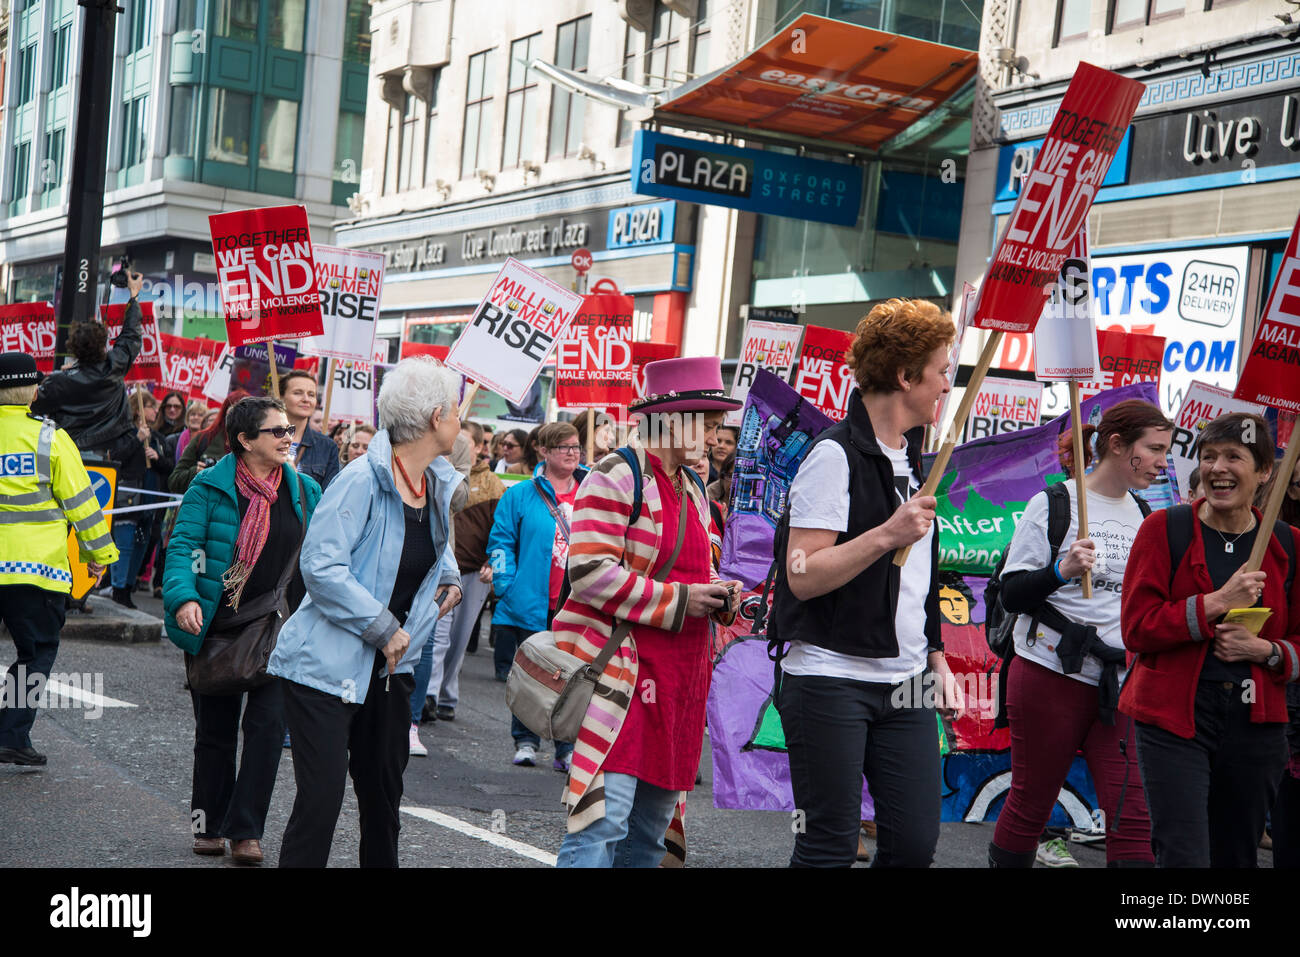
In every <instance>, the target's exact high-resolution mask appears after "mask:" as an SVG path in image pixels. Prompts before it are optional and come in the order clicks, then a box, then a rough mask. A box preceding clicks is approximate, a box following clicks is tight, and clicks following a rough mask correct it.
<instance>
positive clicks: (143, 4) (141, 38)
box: [126, 0, 153, 53]
mask: <svg viewBox="0 0 1300 957" xmlns="http://www.w3.org/2000/svg"><path fill="white" fill-rule="evenodd" d="M151 6H152V0H132V2H131V3H130V4H129V7H130V12H131V20H130V25H129V26H128V27H127V30H128V33H127V47H126V52H127V53H135V52H136V51H137V50H142V49H144V48H145V47H147V46H148V45H149V40H150V36H149V25H150V23H151V22H152V20H153V18H152V17H151V16H150V14H151V12H152V11H151V9H150V8H151Z"/></svg>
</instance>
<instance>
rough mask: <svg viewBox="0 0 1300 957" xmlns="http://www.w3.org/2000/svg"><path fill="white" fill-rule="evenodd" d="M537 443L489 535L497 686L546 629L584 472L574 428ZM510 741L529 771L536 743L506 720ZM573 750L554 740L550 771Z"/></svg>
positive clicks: (544, 432)
mask: <svg viewBox="0 0 1300 957" xmlns="http://www.w3.org/2000/svg"><path fill="white" fill-rule="evenodd" d="M537 442H538V445H539V447H540V453H541V456H542V459H541V461H540V462H538V463H537V467H536V469H534V471H533V477H532V478H531V479H528V480H525V481H523V482H517V483H516V484H514V485H512V486H511V487H510V488H508V489H506V492H505V494H504V495H503V496H502V497H501V501H500V502H499V503H498V505H497V508H496V514H495V517H494V518H493V521H492V533H491V535H490V536H489V538H488V545H487V557H488V562H489V564H490V565H491V566H492V589H493V590H494V591H495V592H496V595H497V599H498V601H497V607H496V611H495V612H493V615H492V631H493V634H494V635H495V636H496V647H495V648H494V649H493V653H494V656H495V657H494V661H495V664H496V676H497V680H498V681H505V680H506V678H507V677H509V674H510V663H511V662H512V661H513V660H514V656H515V649H516V648H517V647H518V646H519V645H520V644H522V643H523V642H524V640H525V639H527V638H528V637H529V636H530V635H533V634H536V633H537V632H539V631H543V630H545V629H546V628H548V627H550V621H551V616H552V615H554V614H555V606H556V602H557V599H558V598H559V596H560V586H561V584H562V583H563V582H564V569H565V562H566V561H567V559H568V554H569V529H570V527H571V525H572V520H573V503H574V500H575V499H576V498H577V495H578V485H579V483H581V482H582V480H583V478H585V477H586V475H587V470H586V469H585V468H583V467H582V466H581V465H580V464H579V463H580V462H581V461H582V447H581V446H580V445H579V444H578V430H577V429H575V428H574V427H573V425H572V424H571V423H569V422H550V423H547V424H546V425H544V426H542V428H541V431H540V432H539V433H538V438H537ZM510 736H511V737H512V738H513V739H514V743H515V756H514V763H515V764H518V765H521V766H523V767H529V768H531V767H533V766H535V765H536V764H537V749H538V748H539V747H540V746H541V739H540V738H539V737H538V736H537V735H536V734H534V733H533V732H532V731H530V730H529V729H528V727H527V726H526V725H525V724H524V723H523V722H522V721H520V720H519V719H518V718H516V717H514V716H513V715H512V716H511V718H510ZM572 753H573V745H572V744H570V743H568V742H565V741H556V742H555V758H554V760H553V761H552V764H551V766H552V767H553V768H554V769H555V770H556V771H560V772H567V771H568V770H569V755H570V754H572Z"/></svg>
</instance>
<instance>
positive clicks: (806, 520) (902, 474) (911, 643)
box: [781, 439, 934, 684]
mask: <svg viewBox="0 0 1300 957" xmlns="http://www.w3.org/2000/svg"><path fill="white" fill-rule="evenodd" d="M876 441H877V443H878V444H879V445H880V450H881V451H882V452H884V453H885V454H886V455H888V456H889V460H890V462H891V463H893V466H894V486H895V494H897V495H898V498H899V501H900V502H905V501H907V500H908V499H909V498H911V496H912V495H914V494H915V493H916V490H917V489H918V488H919V487H920V486H919V485H918V484H917V481H916V479H915V478H914V477H913V476H912V469H911V467H910V466H909V465H908V464H907V447H906V446H904V447H903V448H901V449H891V448H890V447H889V446H887V445H885V444H884V443H883V442H880V440H879V439H877V440H876ZM790 527H791V528H817V529H826V530H829V531H832V532H844V531H848V527H849V460H848V458H847V457H846V456H845V454H844V448H843V446H841V445H840V444H839V443H838V442H829V441H827V442H819V443H818V444H817V445H816V446H814V447H813V450H812V451H811V452H810V453H808V457H807V458H806V459H804V462H803V464H802V465H800V466H799V471H798V473H797V474H796V475H795V477H794V483H793V484H792V485H791V486H790ZM932 535H934V527H933V525H931V527H930V530H929V531H928V532H926V533H925V537H924V538H922V539H921V540H920V541H918V542H917V543H916V544H914V545H913V546H912V551H911V553H910V557H909V558H908V560H907V564H906V565H904V566H903V569H902V573H901V575H900V576H899V588H898V607H897V609H896V611H895V614H894V629H895V632H896V633H897V636H898V656H897V657H894V658H859V657H857V656H856V655H845V654H840V653H839V652H836V651H830V650H828V649H826V648H822V647H820V646H818V645H811V644H808V643H806V642H802V641H793V642H791V643H790V651H789V653H788V654H787V655H786V657H785V659H784V660H783V661H782V662H781V668H782V669H783V670H784V671H785V672H786V673H787V674H792V675H819V676H825V677H829V678H848V679H850V680H852V681H871V682H881V683H886V684H898V683H899V682H902V681H906V680H907V679H909V678H912V677H915V676H916V675H918V674H920V673H921V672H922V671H924V670H925V660H926V656H927V655H928V654H929V641H928V640H927V639H926V637H925V603H926V600H927V598H928V597H929V594H930V547H931V546H930V540H931V536H932ZM864 627H865V625H864Z"/></svg>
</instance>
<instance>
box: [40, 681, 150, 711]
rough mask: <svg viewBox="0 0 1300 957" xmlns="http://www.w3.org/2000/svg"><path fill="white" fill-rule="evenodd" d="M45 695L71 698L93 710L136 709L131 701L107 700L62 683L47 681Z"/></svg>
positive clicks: (102, 696)
mask: <svg viewBox="0 0 1300 957" xmlns="http://www.w3.org/2000/svg"><path fill="white" fill-rule="evenodd" d="M45 693H46V695H47V696H53V695H58V696H59V697H62V698H71V699H72V700H73V701H81V702H84V703H85V704H89V705H90V706H91V707H93V708H136V707H139V706H138V705H134V704H132V703H131V702H129V701H118V700H117V699H116V698H106V697H105V696H104V695H100V694H95V693H94V692H93V691H84V690H82V689H81V688H78V687H76V686H75V685H66V684H64V683H63V682H62V681H47V682H46V683H45Z"/></svg>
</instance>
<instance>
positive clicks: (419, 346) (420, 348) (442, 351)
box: [400, 342, 451, 362]
mask: <svg viewBox="0 0 1300 957" xmlns="http://www.w3.org/2000/svg"><path fill="white" fill-rule="evenodd" d="M449 352H451V346H435V345H434V344H433V343H431V342H403V343H402V351H401V355H400V358H402V359H406V358H409V357H410V356H433V357H434V358H435V359H437V360H438V361H439V362H446V361H447V353H449Z"/></svg>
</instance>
